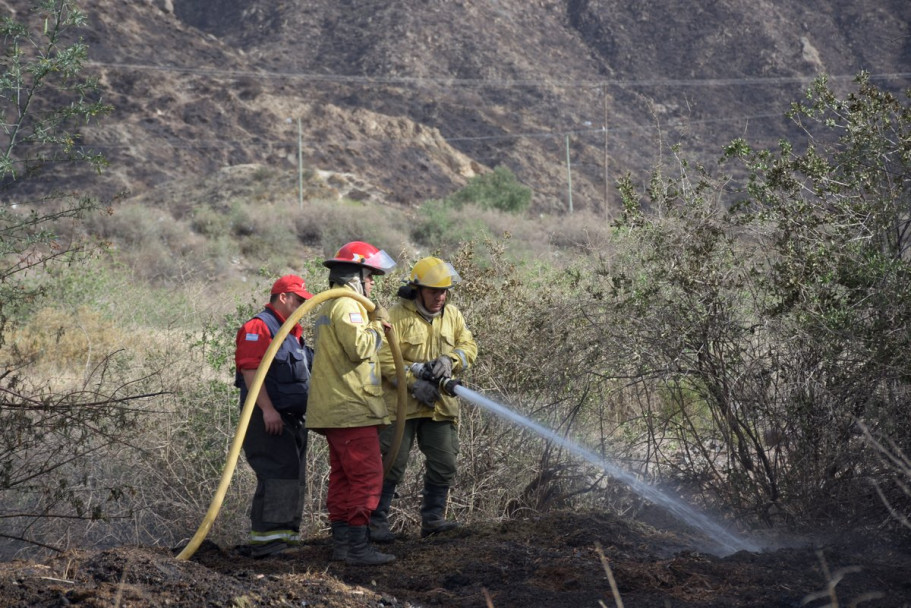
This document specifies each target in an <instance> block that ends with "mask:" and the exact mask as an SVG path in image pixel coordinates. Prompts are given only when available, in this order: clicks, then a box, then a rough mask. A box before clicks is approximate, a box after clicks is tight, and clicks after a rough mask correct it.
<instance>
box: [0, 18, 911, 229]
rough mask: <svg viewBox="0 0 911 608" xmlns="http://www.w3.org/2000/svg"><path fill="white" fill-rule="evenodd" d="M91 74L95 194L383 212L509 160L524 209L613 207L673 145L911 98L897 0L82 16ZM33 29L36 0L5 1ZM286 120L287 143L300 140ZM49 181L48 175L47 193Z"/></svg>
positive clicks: (84, 182) (760, 138)
mask: <svg viewBox="0 0 911 608" xmlns="http://www.w3.org/2000/svg"><path fill="white" fill-rule="evenodd" d="M81 5H82V6H83V7H84V10H85V11H86V12H87V14H88V17H89V27H88V29H87V30H86V31H85V32H84V34H83V37H84V39H85V41H86V42H87V43H88V44H89V45H90V58H91V70H92V72H93V73H95V74H97V75H98V76H99V78H100V80H101V83H102V86H103V92H104V99H105V100H106V101H108V102H109V103H111V104H112V105H113V106H114V108H115V111H114V115H113V116H111V117H108V118H105V119H104V120H102V121H100V122H98V123H93V124H92V125H90V126H89V127H88V128H86V129H85V132H84V141H85V143H86V144H88V145H91V146H93V147H94V148H96V149H98V150H99V151H101V152H103V153H105V154H106V155H107V157H108V158H109V160H110V161H111V166H110V168H109V170H108V171H107V172H106V174H105V175H104V176H103V178H102V179H99V178H98V177H97V176H95V175H93V174H92V175H89V174H86V175H81V176H74V175H68V176H67V177H68V180H69V181H68V184H69V185H72V186H74V187H81V188H85V189H89V190H91V191H95V192H99V193H103V194H106V195H110V194H113V193H115V192H126V193H127V194H128V195H136V194H140V193H142V192H143V191H146V190H148V189H151V188H155V187H158V186H161V185H163V184H167V183H168V182H169V181H172V180H174V179H176V178H179V177H185V176H199V175H203V176H204V175H207V174H211V173H213V172H214V171H215V170H217V169H219V168H221V167H224V166H228V165H238V164H246V163H259V164H268V165H272V166H276V167H286V168H288V169H293V168H294V167H295V166H296V165H297V158H298V144H299V142H300V148H301V155H302V158H303V162H304V165H305V166H306V167H307V168H310V169H315V170H323V171H335V172H340V173H348V174H352V175H355V176H357V177H358V179H361V180H365V181H367V182H370V183H373V184H375V185H376V186H377V187H379V188H380V189H381V191H383V192H384V193H385V198H386V201H387V202H388V203H390V204H400V205H417V204H420V203H421V202H423V201H425V200H427V199H430V198H439V197H442V196H445V195H447V194H449V193H451V192H452V191H454V190H455V189H457V188H458V187H460V186H461V185H463V184H464V183H465V180H466V179H467V178H469V177H471V176H472V175H475V174H477V173H478V172H481V171H485V170H489V169H490V168H493V167H496V166H499V165H505V166H507V167H509V168H510V169H511V170H512V171H514V172H515V173H516V174H517V176H518V177H519V178H520V180H522V181H523V182H524V183H526V184H528V185H530V186H532V187H533V188H534V191H535V198H534V201H533V208H534V209H535V210H537V211H540V212H548V211H562V210H564V209H566V206H567V203H568V198H569V197H568V189H567V155H568V156H569V160H568V164H569V165H570V171H571V175H572V196H573V205H574V207H575V208H577V209H582V208H590V209H595V210H601V211H609V210H610V209H611V208H612V206H613V205H615V204H616V192H615V191H614V186H613V184H614V180H615V179H616V178H617V177H618V176H620V175H622V174H624V173H626V172H632V173H633V174H634V175H635V176H637V177H639V178H640V179H644V178H645V173H646V172H647V171H648V170H649V169H650V168H651V167H652V166H653V165H654V164H655V163H656V162H657V161H658V160H659V158H662V157H664V156H666V155H667V154H668V147H669V146H670V145H672V144H676V143H681V144H682V145H683V147H684V150H685V151H686V154H688V155H689V156H691V157H694V158H697V159H700V160H703V161H705V162H707V163H711V162H713V161H714V160H715V159H716V158H717V157H718V156H719V153H720V150H721V147H722V146H723V145H724V144H725V143H727V142H728V141H730V140H731V139H732V138H734V137H738V136H744V137H747V138H748V139H749V140H750V141H753V142H756V143H757V144H759V145H771V144H773V143H774V142H775V141H777V139H778V138H779V137H781V136H783V135H789V136H795V137H796V136H797V135H798V133H797V132H796V131H794V130H793V129H792V128H791V127H790V126H789V125H788V123H787V122H786V121H785V120H783V118H782V115H783V113H784V112H785V111H786V109H787V106H788V104H789V103H790V102H792V101H794V100H796V99H798V98H799V97H800V96H801V92H802V90H803V89H804V87H805V86H806V85H807V84H808V83H809V81H810V79H812V78H813V77H815V76H816V75H818V74H821V73H826V74H829V75H831V77H832V78H833V82H835V83H836V84H837V86H839V87H842V88H845V89H847V88H848V87H849V86H850V81H851V78H852V77H853V76H854V75H856V73H857V72H858V71H859V70H862V69H863V70H867V71H869V72H871V73H873V74H874V75H876V78H875V81H876V82H877V83H879V84H881V85H882V86H886V87H889V88H893V89H900V88H902V87H905V86H907V84H908V82H909V73H908V72H909V70H908V67H909V66H911V42H909V40H911V31H909V27H911V26H909V23H911V4H909V3H908V2H905V1H904V0H871V1H865V2H853V1H848V0H836V1H825V0H808V1H807V2H802V3H796V4H795V3H790V2H760V3H758V4H757V3H755V2H746V1H743V0H719V1H717V2H712V3H709V4H702V5H699V6H698V7H697V6H694V5H693V4H692V3H689V2H683V1H681V0H664V1H662V2H636V3H625V2H618V1H616V0H559V1H558V0H535V1H533V2H529V1H528V0H497V1H496V2H475V1H473V0H448V1H443V0H405V1H400V2H392V3H390V2H381V1H378V0H360V1H357V2H355V1H338V0H331V1H330V0H314V1H310V0H308V1H307V2H304V1H303V0H296V1H291V2H283V3H274V2H266V1H265V0H253V1H248V0H243V1H241V0H205V1H202V0H184V1H180V2H174V1H172V0H145V1H144V2H119V1H115V0H85V1H84V2H82V3H81ZM0 6H2V7H3V8H4V10H7V11H13V12H15V13H17V14H25V11H26V8H27V6H28V2H27V0H0ZM298 120H299V121H300V130H298ZM59 177H60V176H59V174H55V175H54V176H53V178H52V179H49V181H52V180H56V179H59Z"/></svg>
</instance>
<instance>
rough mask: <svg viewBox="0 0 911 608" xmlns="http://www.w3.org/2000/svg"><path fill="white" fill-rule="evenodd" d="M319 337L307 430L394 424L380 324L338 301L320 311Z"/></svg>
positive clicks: (351, 302)
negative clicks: (381, 355)
mask: <svg viewBox="0 0 911 608" xmlns="http://www.w3.org/2000/svg"><path fill="white" fill-rule="evenodd" d="M348 289H350V287H348ZM352 291H353V290H352ZM315 333H316V344H315V350H316V354H315V355H314V358H313V374H312V377H311V378H310V398H309V405H308V409H307V427H308V428H311V429H322V428H350V427H359V426H373V425H383V424H389V417H388V416H387V415H386V402H385V401H384V400H383V387H382V383H381V379H380V363H379V355H378V353H379V351H380V349H381V347H382V345H383V338H382V336H383V327H382V325H381V324H380V322H379V321H374V322H370V321H369V320H368V318H367V309H366V308H364V306H363V305H362V304H361V303H360V302H358V301H357V300H355V299H354V298H344V297H343V298H335V299H334V300H329V301H328V302H326V303H324V304H323V305H322V306H321V307H320V309H319V312H318V313H317V315H316V324H315Z"/></svg>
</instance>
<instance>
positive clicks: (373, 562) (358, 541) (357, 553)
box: [345, 526, 395, 566]
mask: <svg viewBox="0 0 911 608" xmlns="http://www.w3.org/2000/svg"><path fill="white" fill-rule="evenodd" d="M393 561H395V556H394V555H390V554H389V553H380V552H379V551H377V550H376V549H375V548H374V547H373V545H371V544H370V542H369V541H368V540H367V526H348V557H346V558H345V563H346V564H348V565H349V566H379V565H382V564H388V563H389V562H393Z"/></svg>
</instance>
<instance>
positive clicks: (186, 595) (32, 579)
mask: <svg viewBox="0 0 911 608" xmlns="http://www.w3.org/2000/svg"><path fill="white" fill-rule="evenodd" d="M698 544H699V539H698V538H697V537H695V536H692V535H687V534H685V533H681V532H679V531H673V530H669V529H667V528H661V527H654V526H650V525H647V524H644V523H641V522H636V521H630V520H624V519H619V518H617V517H614V516H612V515H608V514H603V513H567V512H562V513H551V514H547V515H543V516H540V517H537V518H534V519H528V520H513V521H507V522H496V523H485V524H480V525H471V526H465V527H463V528H461V529H459V530H456V531H453V532H450V533H448V534H447V535H439V536H437V537H431V538H428V539H420V538H419V537H418V536H417V534H412V535H405V536H403V537H402V538H401V539H400V540H398V541H397V542H395V543H394V544H392V545H391V546H390V549H389V551H391V552H392V553H394V554H395V555H397V556H398V560H397V561H396V562H394V563H393V564H390V565H386V566H379V567H353V566H346V565H344V564H340V563H336V562H330V561H328V556H329V550H330V549H329V540H328V537H318V538H312V539H309V540H308V541H307V542H305V543H304V544H303V545H302V546H301V547H299V548H296V549H294V550H293V551H292V552H286V553H284V554H281V555H278V556H273V557H270V558H266V559H261V560H254V559H250V558H247V557H244V556H242V555H241V554H240V553H239V552H238V551H237V550H236V548H234V547H228V548H220V547H218V546H216V545H214V544H213V543H209V542H204V543H203V545H202V546H201V547H200V549H199V550H198V551H197V552H196V554H195V555H194V556H193V557H192V559H191V560H189V561H177V560H176V559H174V557H173V555H174V554H173V553H171V552H170V551H168V550H166V549H155V548H144V547H118V548H113V549H106V550H81V551H71V552H68V553H65V554H62V555H58V556H56V557H54V558H52V559H49V560H47V561H45V562H43V563H38V562H22V561H13V562H7V563H4V564H0V607H2V608H6V607H12V606H17V607H19V606H22V607H25V606H29V607H32V606H47V607H50V606H70V605H73V606H86V607H97V606H105V607H107V606H122V607H140V608H144V607H151V606H235V607H238V608H242V607H248V606H321V607H330V608H341V607H379V606H388V607H401V608H405V607H419V606H453V607H466V608H467V607H476V606H477V607H488V606H494V607H497V608H507V607H510V606H515V607H518V606H522V607H525V606H545V607H548V608H582V607H585V606H593V607H598V606H602V605H603V606H615V605H619V604H618V602H616V599H615V598H616V597H617V596H615V595H614V594H613V593H612V591H611V586H610V583H609V577H608V570H606V569H605V567H604V565H603V563H602V560H601V556H600V554H599V550H598V547H601V548H602V552H603V554H604V556H605V557H606V560H607V562H608V563H609V572H610V574H611V575H612V576H613V578H614V580H615V581H616V586H617V589H618V596H619V599H620V601H621V602H622V603H623V605H625V606H628V607H630V608H652V607H655V608H665V607H667V606H671V607H676V608H688V607H692V608H695V607H700V608H701V607H709V606H711V607H757V608H758V607H763V608H765V607H777V606H781V607H785V606H795V607H797V606H811V607H817V608H820V607H822V606H853V605H861V606H865V607H868V606H889V607H898V606H911V539H909V538H908V535H907V534H903V535H901V534H899V535H896V534H895V533H894V532H893V533H892V534H888V533H886V532H885V531H884V530H882V529H867V530H861V531H855V532H851V533H843V534H841V535H838V536H835V537H832V538H830V539H829V540H827V541H824V542H819V541H817V542H800V543H797V542H794V543H792V547H791V548H779V549H775V550H771V549H770V550H766V551H763V552H759V553H750V552H745V551H741V552H738V553H734V554H732V555H729V556H727V557H716V556H713V555H711V554H708V553H704V552H700V551H697V550H694V549H693V548H692V547H693V546H696V545H698ZM829 589H831V591H830V590H829Z"/></svg>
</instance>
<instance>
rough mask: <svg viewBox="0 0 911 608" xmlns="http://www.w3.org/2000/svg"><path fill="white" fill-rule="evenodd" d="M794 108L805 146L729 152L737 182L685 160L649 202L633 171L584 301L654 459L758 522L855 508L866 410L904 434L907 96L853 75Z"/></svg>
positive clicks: (870, 464)
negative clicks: (612, 245)
mask: <svg viewBox="0 0 911 608" xmlns="http://www.w3.org/2000/svg"><path fill="white" fill-rule="evenodd" d="M790 116H791V118H792V119H793V120H794V121H795V122H796V124H798V125H799V126H800V127H802V128H803V130H804V134H805V137H806V139H805V141H804V142H802V143H799V144H798V143H792V142H786V141H782V142H781V144H780V146H779V148H778V149H777V150H753V149H752V148H750V146H749V145H748V144H747V143H746V142H745V141H736V142H733V143H732V144H731V146H729V147H728V149H727V150H726V158H727V159H728V160H729V161H730V162H731V163H739V164H740V166H742V167H743V169H744V170H745V171H744V174H745V176H746V177H745V178H744V180H743V182H742V184H741V185H740V186H739V187H734V186H733V185H732V184H733V183H734V182H733V181H732V180H730V179H715V178H713V177H711V176H710V175H709V174H708V172H706V171H704V170H703V169H701V168H699V167H690V166H689V165H688V164H687V162H686V161H685V160H683V159H679V158H678V161H679V162H678V167H677V169H678V173H677V174H675V175H673V176H671V177H669V176H668V175H666V174H662V173H658V172H656V174H655V175H654V176H653V179H652V181H651V183H650V185H649V188H648V190H647V193H646V194H644V195H641V194H638V193H637V191H636V188H635V187H634V186H633V184H632V182H631V180H626V182H625V183H624V184H623V188H622V191H623V192H624V195H625V201H624V203H625V204H624V215H623V217H622V219H621V220H620V222H619V223H618V227H619V228H620V229H621V232H620V233H619V234H621V235H624V239H626V240H625V242H626V243H627V245H628V250H627V254H626V257H625V258H624V259H623V260H613V261H612V263H611V264H610V266H608V265H607V264H605V267H604V268H603V272H604V274H605V275H607V276H608V277H609V280H608V282H607V286H606V288H599V289H597V290H593V291H592V294H591V295H592V296H593V297H594V298H595V300H596V301H597V302H598V304H599V306H598V310H599V311H600V314H598V315H593V316H592V318H593V320H594V321H595V323H596V327H597V332H596V335H597V339H598V340H599V341H600V342H601V343H602V344H607V345H609V348H607V349H606V351H607V352H609V353H610V355H609V356H607V357H605V358H604V359H603V361H602V365H603V367H604V373H605V375H606V376H607V377H613V378H620V377H623V378H633V379H634V380H633V382H632V383H631V385H630V389H628V390H632V391H633V392H634V394H635V395H636V398H637V399H638V400H639V401H640V403H642V404H644V409H645V415H644V417H643V419H642V420H641V421H640V422H642V423H643V425H644V427H643V428H644V429H645V433H646V437H647V444H648V446H649V447H648V451H647V454H648V458H650V459H652V460H653V461H654V462H655V463H656V464H658V463H663V464H664V465H665V466H671V467H673V468H676V469H677V470H678V472H679V473H680V474H682V475H684V476H686V477H688V478H689V479H691V480H696V481H699V482H700V484H701V485H702V487H704V488H709V487H711V488H713V489H714V492H713V495H716V496H723V497H725V498H726V502H727V503H728V504H729V505H731V506H734V507H738V508H739V509H741V510H748V511H753V512H756V513H757V514H760V515H761V516H763V517H766V518H770V517H773V516H774V515H776V514H789V515H791V516H796V515H798V514H803V515H808V514H811V513H814V512H816V513H817V514H818V513H820V512H823V511H824V510H825V509H826V508H829V509H830V511H829V513H828V514H830V515H831V514H834V512H833V510H831V504H832V499H833V498H839V499H844V500H839V501H838V503H839V504H840V505H841V506H842V507H844V508H845V509H847V510H849V511H850V510H851V509H852V508H853V507H854V506H855V505H853V504H851V500H849V499H857V498H858V497H861V496H864V495H865V494H866V492H865V491H864V487H865V485H866V483H867V481H866V480H867V479H869V478H870V477H876V476H877V475H878V474H879V469H878V468H877V466H876V463H875V461H874V459H871V458H870V457H869V454H868V453H867V449H866V443H865V442H864V441H862V440H861V439H860V433H859V431H858V423H859V422H861V423H863V424H864V425H866V427H868V428H869V429H870V430H871V432H872V433H874V434H880V435H881V436H884V437H888V439H889V441H890V442H892V443H893V445H896V446H898V447H899V448H900V449H903V450H904V449H907V448H908V446H909V445H911V425H909V424H907V416H906V415H903V414H902V411H903V410H904V408H905V404H906V403H907V399H908V396H909V394H911V391H909V388H911V386H909V380H911V364H909V363H908V361H909V360H908V358H907V357H906V356H905V353H907V351H908V347H909V346H911V345H909V340H911V293H909V290H911V281H909V278H911V277H909V271H911V267H909V261H911V259H909V248H908V243H909V241H908V238H909V221H911V205H909V202H911V198H909V192H911V188H909V186H911V154H909V151H911V120H909V119H911V112H909V106H908V104H907V102H905V103H902V102H901V101H900V100H899V99H898V98H897V97H896V96H894V95H892V94H890V93H888V92H885V91H883V90H880V89H878V88H876V87H875V86H873V85H872V84H871V83H870V82H869V80H868V79H867V78H866V77H865V76H864V75H861V76H860V77H859V78H858V81H857V91H856V92H854V93H852V94H851V95H849V96H848V97H847V98H846V99H843V100H842V99H839V98H838V97H837V96H836V95H835V94H834V93H833V92H832V91H831V90H830V88H829V87H828V85H827V82H826V81H825V79H820V80H818V81H817V82H816V83H815V84H814V85H813V87H812V88H811V89H809V91H808V92H807V98H806V100H805V101H803V102H801V103H796V104H794V106H793V107H792V108H791V111H790ZM798 147H800V148H801V149H798ZM735 168H737V167H735ZM643 198H647V199H648V207H649V208H650V209H651V210H652V213H645V212H643V211H641V209H642V208H643V207H644V206H645V205H643V204H642V202H643ZM732 202H735V204H733V205H731V203H732ZM824 505H826V506H824Z"/></svg>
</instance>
